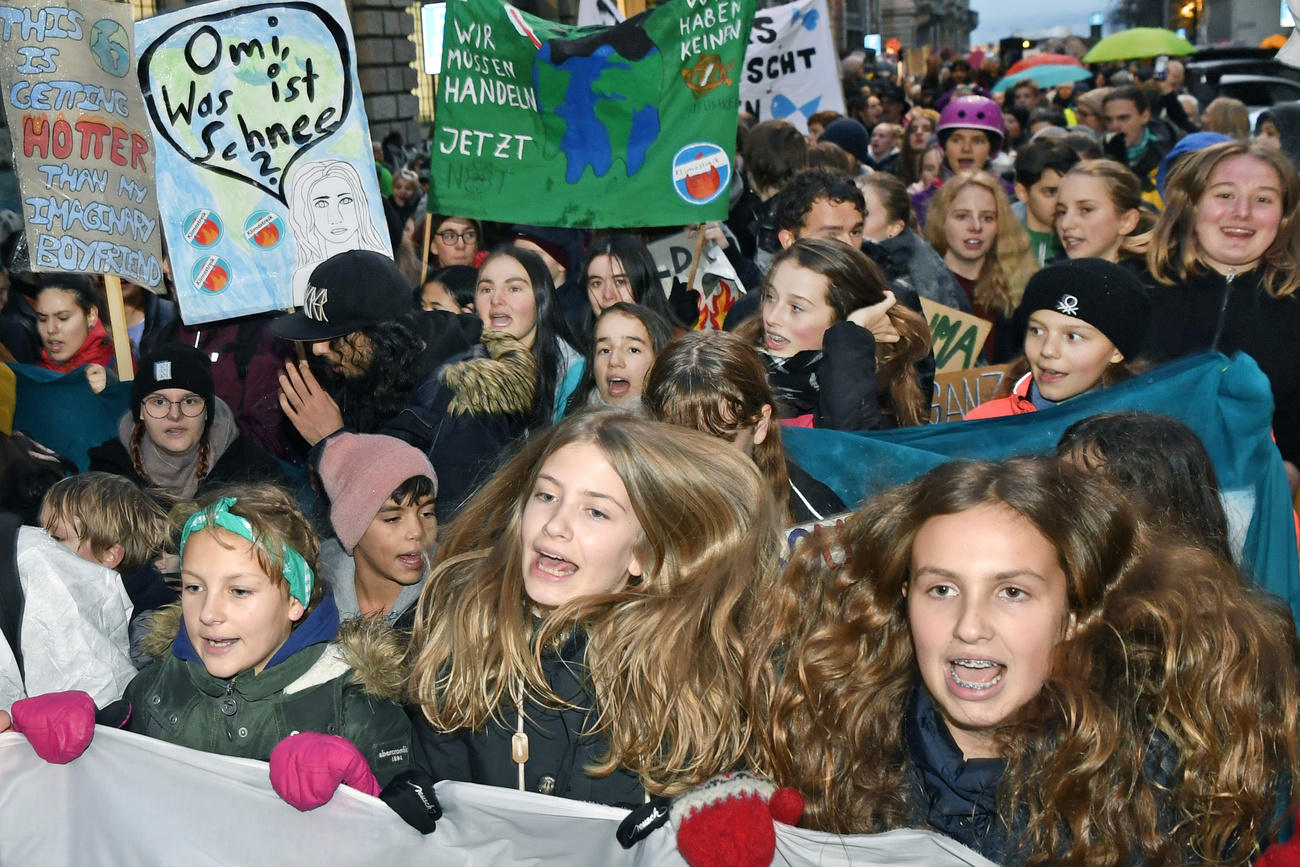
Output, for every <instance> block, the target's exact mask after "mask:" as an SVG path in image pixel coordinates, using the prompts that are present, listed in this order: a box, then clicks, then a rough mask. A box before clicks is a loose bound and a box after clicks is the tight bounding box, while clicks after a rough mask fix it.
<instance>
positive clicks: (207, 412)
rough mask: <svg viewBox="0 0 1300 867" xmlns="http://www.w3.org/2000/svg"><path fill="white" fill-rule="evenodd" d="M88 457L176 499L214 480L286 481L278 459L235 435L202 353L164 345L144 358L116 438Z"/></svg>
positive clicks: (94, 463)
mask: <svg viewBox="0 0 1300 867" xmlns="http://www.w3.org/2000/svg"><path fill="white" fill-rule="evenodd" d="M88 455H89V457H90V469H92V470H102V471H103V472H107V473H115V474H116V475H119V476H126V477H127V478H129V479H131V480H132V481H133V482H135V483H136V484H138V485H140V486H142V487H153V488H158V489H160V490H162V491H165V492H166V493H168V494H170V495H172V496H174V497H182V498H188V497H193V496H194V495H195V494H197V493H198V492H200V491H201V490H204V489H206V488H207V487H209V486H210V485H212V484H217V483H224V482H241V481H272V482H283V481H284V473H283V472H282V471H281V470H280V465H279V463H278V462H277V461H276V460H275V458H273V457H271V455H269V454H267V453H266V452H265V451H264V450H263V449H262V448H261V446H259V445H257V444H256V443H254V442H253V441H252V440H250V439H249V438H248V437H246V436H244V435H242V434H241V433H240V432H239V429H238V428H237V427H235V419H234V415H233V413H231V411H230V407H229V406H227V405H226V403H225V401H223V400H222V399H221V398H219V397H217V396H216V394H215V393H214V390H213V383H212V370H211V363H210V362H209V361H208V357H207V355H205V354H204V353H203V352H201V351H199V350H197V349H194V348H192V347H189V346H163V347H161V348H159V349H157V350H155V351H154V352H152V353H151V354H149V355H147V356H145V357H144V359H142V360H141V362H140V372H139V374H138V375H137V376H136V378H135V380H134V381H133V382H132V383H131V410H130V411H129V412H127V413H126V414H124V415H123V416H122V419H121V421H120V422H119V423H118V432H117V436H116V437H114V438H113V439H110V440H107V441H106V442H103V443H101V444H100V445H97V446H95V447H94V448H92V449H90V451H89V453H88Z"/></svg>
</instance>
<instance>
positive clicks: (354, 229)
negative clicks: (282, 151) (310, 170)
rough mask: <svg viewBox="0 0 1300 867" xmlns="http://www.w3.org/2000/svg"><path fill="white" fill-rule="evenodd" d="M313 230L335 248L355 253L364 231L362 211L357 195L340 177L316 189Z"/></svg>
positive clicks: (311, 199)
mask: <svg viewBox="0 0 1300 867" xmlns="http://www.w3.org/2000/svg"><path fill="white" fill-rule="evenodd" d="M308 201H309V203H310V205H311V221H312V227H313V228H315V230H316V231H317V232H319V233H320V234H321V236H322V237H323V238H324V239H325V240H326V242H327V243H329V244H330V245H331V246H332V247H337V248H339V249H342V250H350V249H353V248H354V247H355V246H356V244H355V241H356V238H357V235H358V233H359V232H360V230H361V225H360V223H359V222H358V220H357V214H358V213H359V211H360V208H359V203H358V202H357V200H356V193H355V192H353V190H352V187H351V186H350V185H349V184H348V182H347V181H345V180H344V179H343V178H340V177H324V178H321V179H320V180H319V181H317V182H316V183H315V184H313V185H312V188H311V196H310V197H309V199H308Z"/></svg>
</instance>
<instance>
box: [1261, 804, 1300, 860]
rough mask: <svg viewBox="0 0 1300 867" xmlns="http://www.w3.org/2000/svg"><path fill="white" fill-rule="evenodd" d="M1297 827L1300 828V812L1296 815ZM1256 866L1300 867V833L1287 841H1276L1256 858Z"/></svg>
mask: <svg viewBox="0 0 1300 867" xmlns="http://www.w3.org/2000/svg"><path fill="white" fill-rule="evenodd" d="M1295 823H1296V829H1297V830H1300V813H1297V814H1296V816H1295ZM1255 867H1300V834H1297V835H1296V836H1294V837H1292V838H1291V839H1290V840H1287V841H1286V842H1285V843H1274V844H1273V845H1272V846H1269V847H1268V848H1267V849H1265V850H1264V854H1263V855H1260V856H1259V857H1258V858H1256V859H1255Z"/></svg>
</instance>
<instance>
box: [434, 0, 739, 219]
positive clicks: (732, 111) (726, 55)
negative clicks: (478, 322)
mask: <svg viewBox="0 0 1300 867" xmlns="http://www.w3.org/2000/svg"><path fill="white" fill-rule="evenodd" d="M753 9H754V0H670V2H668V3H664V4H662V5H660V6H656V7H655V8H654V9H651V10H649V11H647V12H644V13H642V14H640V15H637V16H636V17H634V18H631V19H629V20H627V21H625V22H623V23H622V24H618V25H615V26H614V27H608V28H592V27H571V26H565V25H559V24H554V23H552V22H550V21H546V20H544V19H541V18H535V17H533V16H531V15H528V14H526V13H523V12H520V11H519V10H518V9H515V8H514V7H513V6H510V5H508V4H503V3H500V2H498V0H461V2H456V3H452V4H451V6H450V8H449V9H448V15H447V30H446V34H445V39H444V46H445V48H444V55H443V65H442V69H443V72H442V78H441V80H440V82H439V94H438V116H437V127H436V130H435V133H434V141H433V145H432V164H433V169H432V173H431V176H430V188H429V209H430V211H432V212H436V213H441V214H456V215H459V216H466V217H477V218H482V219H491V220H500V219H509V220H511V221H514V222H518V223H532V224H537V225H552V226H584V227H631V226H672V225H683V224H686V223H698V222H701V221H704V220H721V219H725V218H726V216H727V210H728V199H727V192H728V190H729V189H730V187H731V182H732V177H733V173H734V159H733V157H734V152H735V145H736V112H737V110H738V105H739V101H738V98H737V84H736V82H737V79H738V78H739V76H740V63H741V59H742V57H743V55H744V48H745V40H746V39H747V38H748V35H749V25H750V21H751V20H752V18H753Z"/></svg>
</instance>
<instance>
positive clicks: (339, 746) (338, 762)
mask: <svg viewBox="0 0 1300 867" xmlns="http://www.w3.org/2000/svg"><path fill="white" fill-rule="evenodd" d="M339 783H343V784H344V785H347V786H351V787H352V788H354V789H356V790H357V791H359V792H364V793H366V794H367V795H370V796H372V797H378V795H379V781H378V780H376V779H375V775H374V774H373V773H371V771H370V765H369V764H367V763H366V757H365V756H363V755H361V750H359V749H357V748H356V747H355V746H354V745H353V744H352V742H351V741H349V740H348V739H347V738H341V737H339V736H338V735H323V734H320V733H319V732H303V733H302V734H296V735H290V736H289V737H287V738H285V739H284V740H282V741H280V742H279V743H278V744H276V745H275V749H273V750H271V786H272V787H273V788H274V789H275V791H276V793H277V794H279V796H280V797H281V798H284V800H285V801H286V802H288V803H290V804H292V805H293V806H295V807H297V808H298V809H299V810H314V809H316V808H317V807H319V806H320V805H321V804H324V803H325V802H327V801H328V800H329V799H330V798H332V797H334V791H335V790H336V789H337V788H338V787H339Z"/></svg>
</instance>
